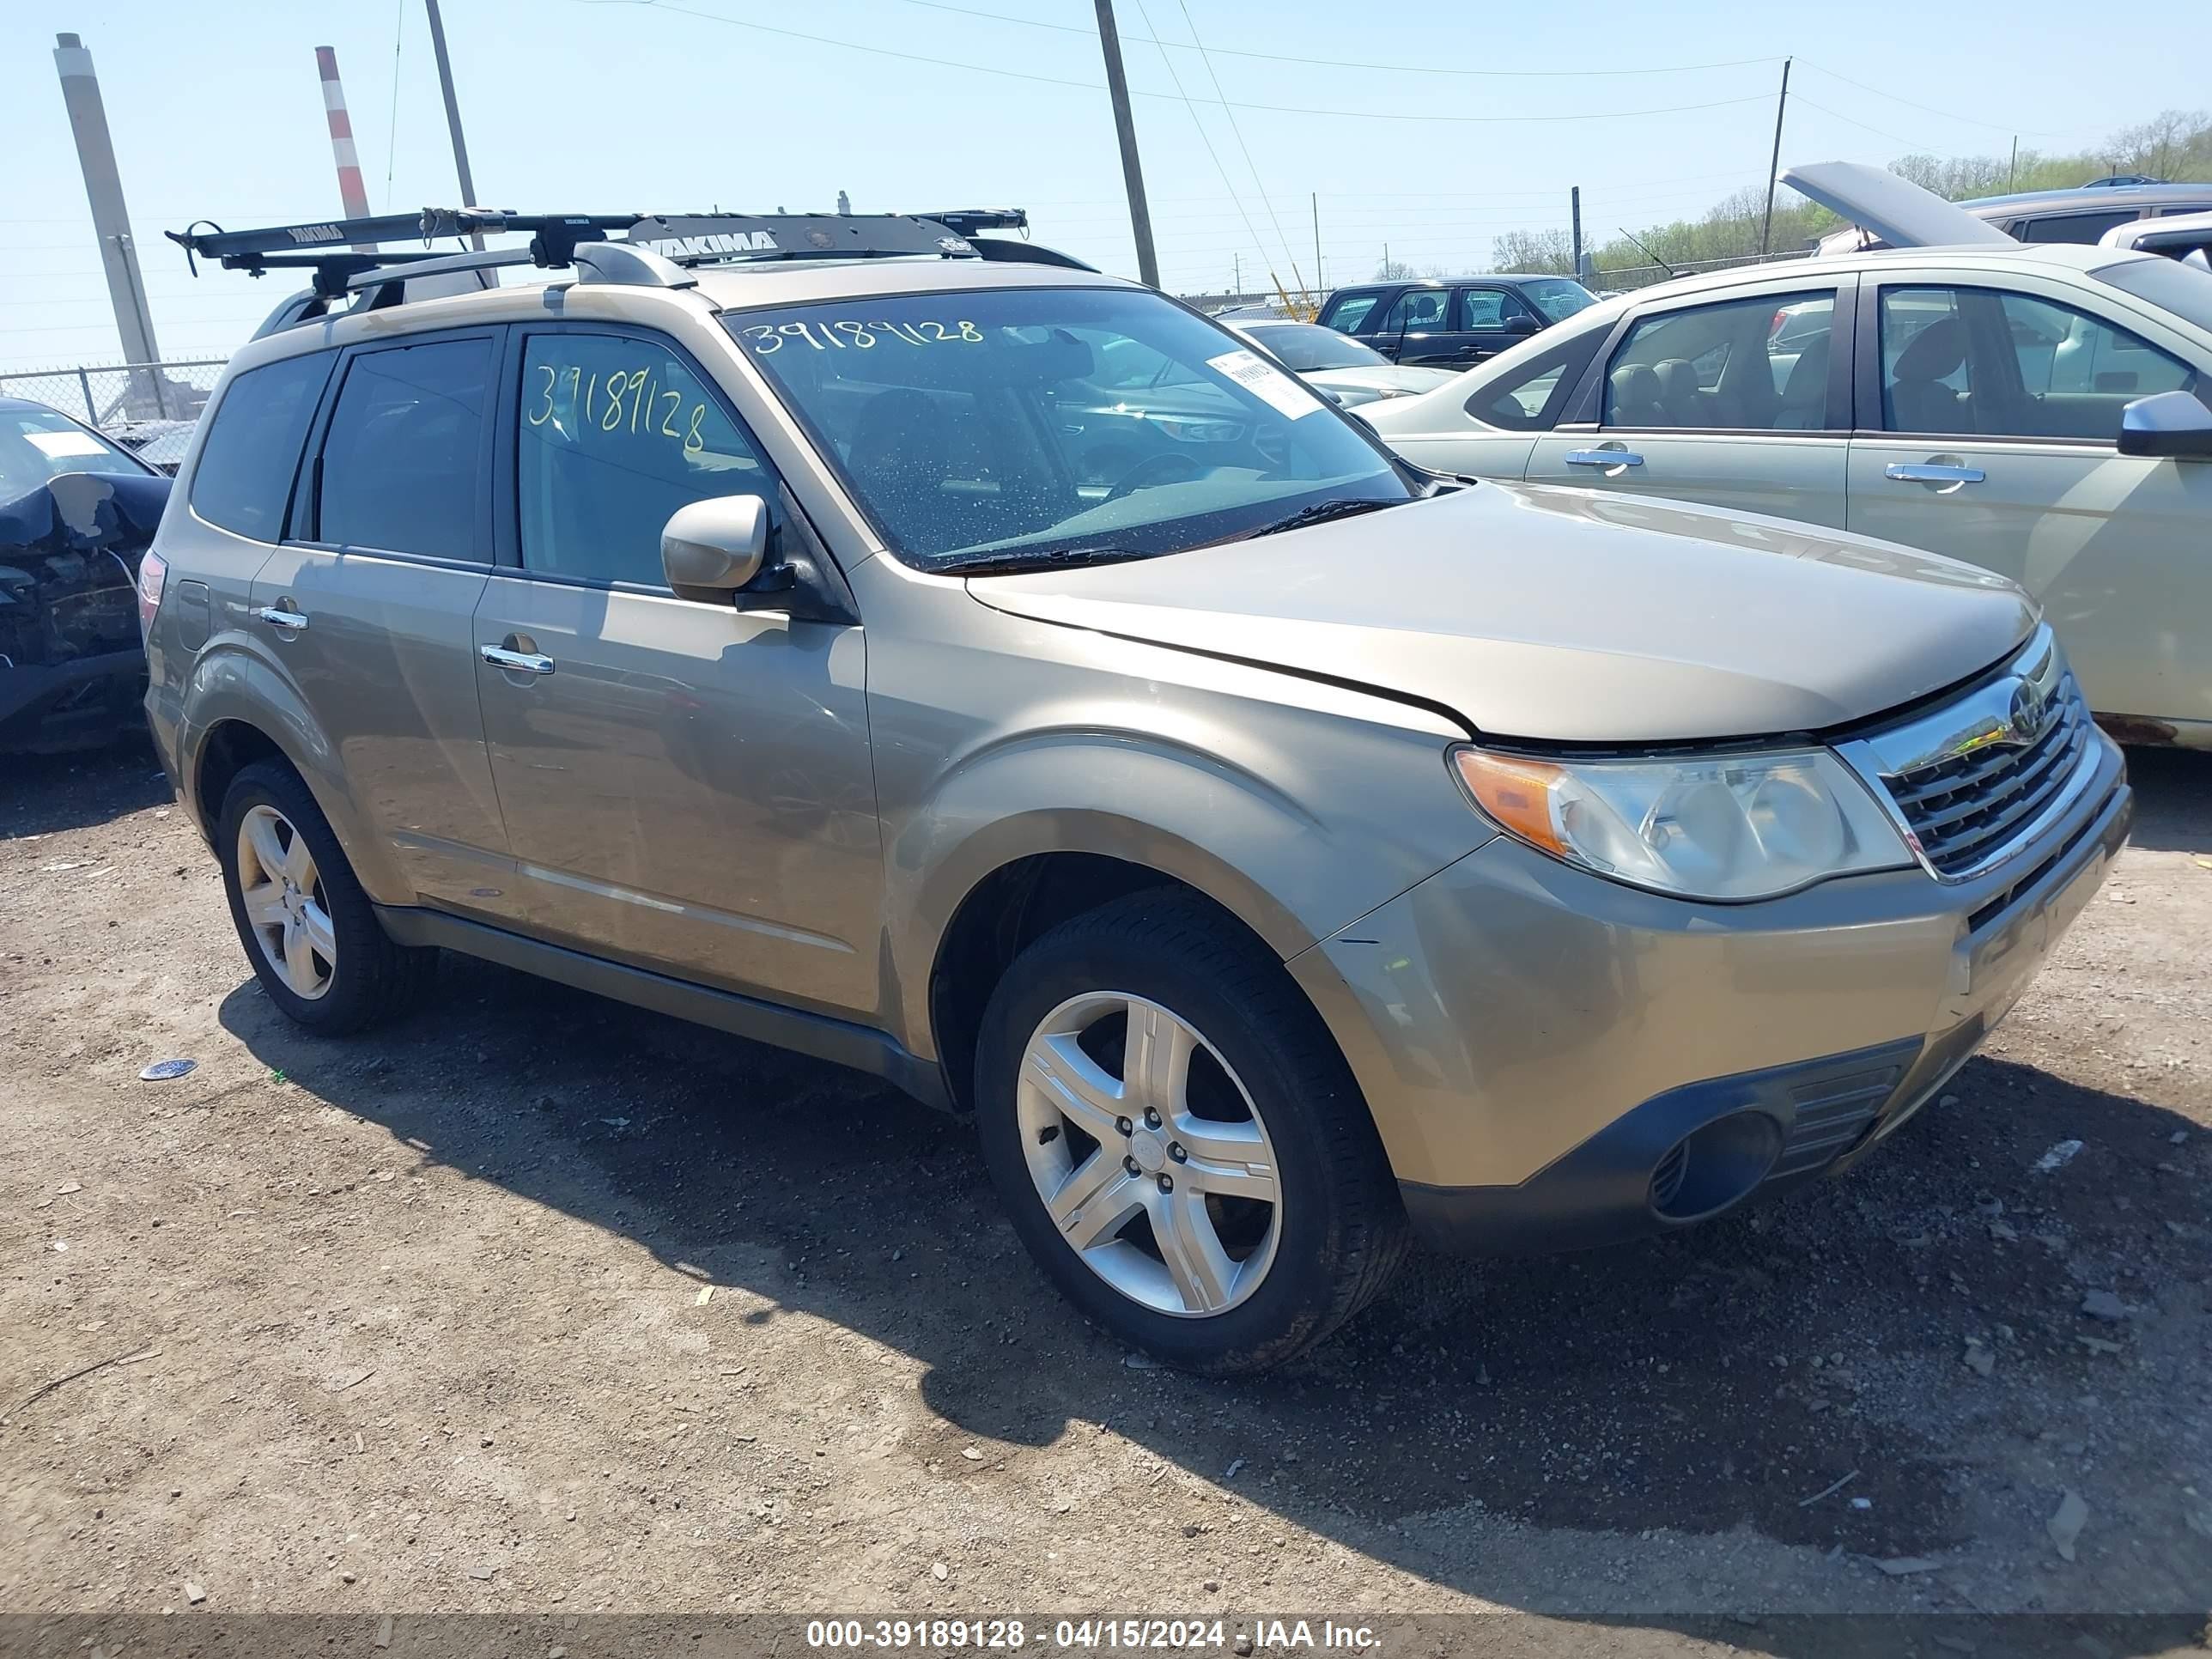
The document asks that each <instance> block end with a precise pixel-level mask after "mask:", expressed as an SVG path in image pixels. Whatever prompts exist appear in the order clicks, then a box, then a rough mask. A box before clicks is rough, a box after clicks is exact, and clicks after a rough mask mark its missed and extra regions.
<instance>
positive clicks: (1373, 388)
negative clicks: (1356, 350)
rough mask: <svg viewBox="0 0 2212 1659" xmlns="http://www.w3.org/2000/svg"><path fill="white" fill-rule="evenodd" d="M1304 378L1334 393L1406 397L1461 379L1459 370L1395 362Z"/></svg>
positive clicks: (1331, 370) (1322, 370)
mask: <svg viewBox="0 0 2212 1659" xmlns="http://www.w3.org/2000/svg"><path fill="white" fill-rule="evenodd" d="M1300 378H1301V379H1302V380H1304V381H1305V382H1306V383H1307V384H1308V385H1310V386H1324V387H1326V388H1328V390H1329V391H1331V392H1373V393H1375V394H1376V396H1378V397H1387V396H1389V395H1390V394H1392V393H1395V394H1396V395H1397V396H1399V397H1401V398H1403V397H1413V396H1415V395H1417V394H1419V393H1420V392H1433V391H1435V390H1436V389H1437V387H1438V386H1442V385H1443V383H1444V382H1445V381H1447V380H1457V379H1458V378H1459V371H1458V370H1456V369H1449V368H1399V367H1397V365H1395V363H1378V364H1376V365H1375V366H1373V367H1372V368H1316V369H1310V370H1308V371H1307V372H1306V373H1305V374H1303V375H1302V376H1300Z"/></svg>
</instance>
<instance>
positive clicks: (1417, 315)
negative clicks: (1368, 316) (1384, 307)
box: [1383, 288, 1451, 334]
mask: <svg viewBox="0 0 2212 1659" xmlns="http://www.w3.org/2000/svg"><path fill="white" fill-rule="evenodd" d="M1450 300H1451V290H1450V289H1448V288H1409V289H1407V290H1406V291H1405V292H1404V293H1403V294H1401V295H1399V296H1398V297H1397V299H1396V300H1395V301H1392V303H1391V306H1390V310H1389V314H1388V315H1387V316H1385V317H1384V318H1383V332H1384V333H1385V334H1403V333H1406V332H1407V331H1411V330H1414V329H1423V328H1442V327H1443V325H1444V307H1445V306H1446V305H1447V304H1449V302H1450Z"/></svg>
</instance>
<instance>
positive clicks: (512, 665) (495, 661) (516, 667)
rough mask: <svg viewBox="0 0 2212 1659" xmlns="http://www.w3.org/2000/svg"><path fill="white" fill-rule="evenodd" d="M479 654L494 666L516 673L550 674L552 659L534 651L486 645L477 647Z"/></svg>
mask: <svg viewBox="0 0 2212 1659" xmlns="http://www.w3.org/2000/svg"><path fill="white" fill-rule="evenodd" d="M479 654H481V655H482V656H483V659H484V660H485V661H486V662H488V663H489V664H490V665H492V666H493V667H494V668H506V669H511V670H512V671H514V672H515V673H518V674H550V673H551V672H552V671H553V659H552V658H550V657H544V656H540V655H538V653H536V652H534V651H509V650H507V649H506V648H505V647H501V646H496V645H487V646H483V647H479Z"/></svg>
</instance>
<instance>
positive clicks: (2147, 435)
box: [2120, 392, 2212, 461]
mask: <svg viewBox="0 0 2212 1659" xmlns="http://www.w3.org/2000/svg"><path fill="white" fill-rule="evenodd" d="M2120 453H2121V454H2123V455H2142V456H2147V457H2149V458H2151V459H2160V460H2175V461H2212V409H2207V408H2206V407H2205V406H2204V405H2203V404H2201V403H2199V402H2198V401H2197V398H2195V397H2194V396H2192V395H2191V393H2189V392H2158V393H2155V394H2154V395H2153V396H2151V397H2148V398H2136V400H2135V401H2134V402H2133V403H2131V404H2128V405H2127V406H2126V407H2124V409H2122V410H2120Z"/></svg>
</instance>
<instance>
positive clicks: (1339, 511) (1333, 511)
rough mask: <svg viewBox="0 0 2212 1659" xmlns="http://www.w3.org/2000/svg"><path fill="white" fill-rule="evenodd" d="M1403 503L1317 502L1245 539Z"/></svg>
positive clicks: (1270, 534) (1263, 526)
mask: <svg viewBox="0 0 2212 1659" xmlns="http://www.w3.org/2000/svg"><path fill="white" fill-rule="evenodd" d="M1404 505H1405V503H1404V502H1402V501H1365V500H1358V501H1315V502H1313V503H1312V504H1311V505H1310V506H1307V507H1300V508H1299V509H1298V510H1297V512H1295V513H1291V515H1290V516H1289V517H1288V518H1285V519H1278V520H1275V521H1274V522H1273V524H1263V525H1261V526H1260V527H1259V528H1258V529H1257V530H1254V531H1250V532H1247V533H1246V535H1245V536H1244V537H1243V540H1246V541H1249V540H1251V539H1252V538H1253V537H1255V536H1273V535H1275V534H1277V533H1278V532H1281V531H1285V530H1304V528H1305V527H1306V526H1308V525H1310V524H1325V523H1327V522H1328V520H1331V519H1349V518H1352V516H1354V515H1355V514H1357V513H1379V512H1381V511H1382V510H1383V508H1384V507H1402V506H1404Z"/></svg>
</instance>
